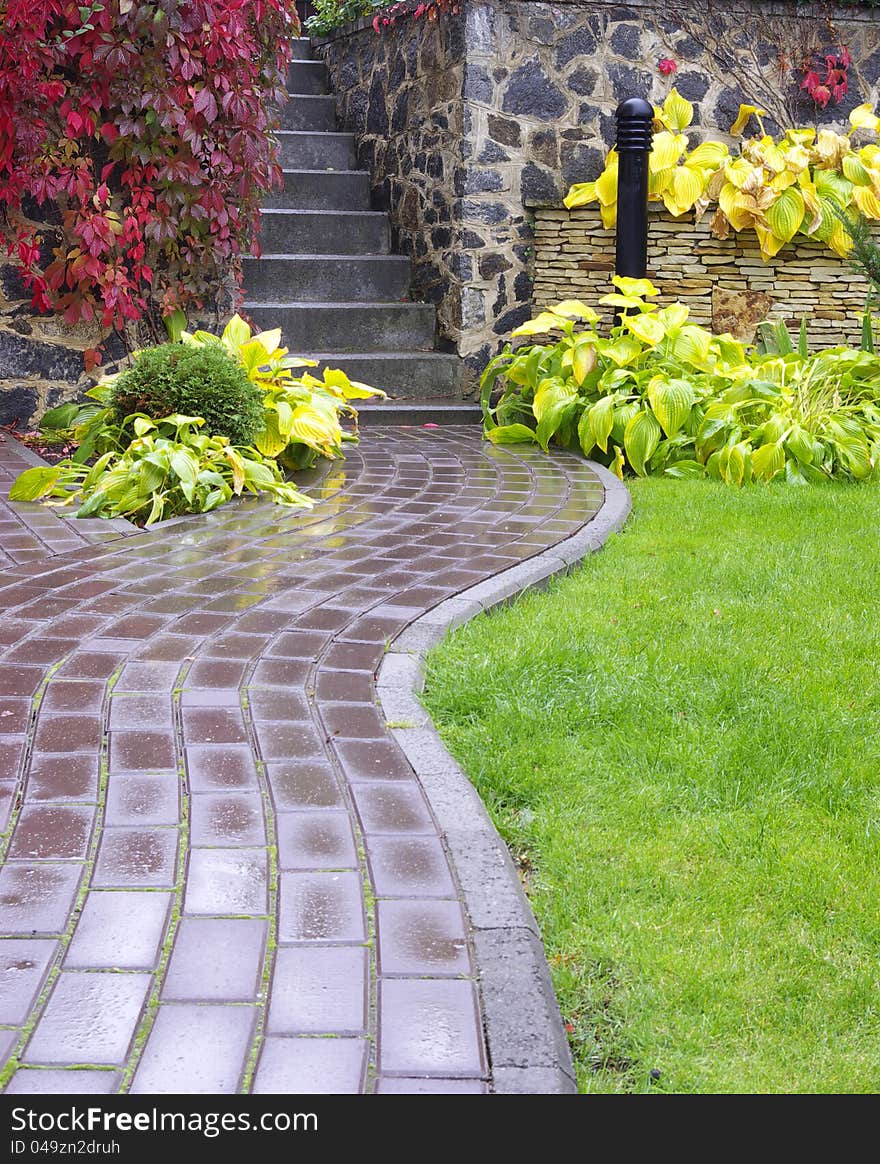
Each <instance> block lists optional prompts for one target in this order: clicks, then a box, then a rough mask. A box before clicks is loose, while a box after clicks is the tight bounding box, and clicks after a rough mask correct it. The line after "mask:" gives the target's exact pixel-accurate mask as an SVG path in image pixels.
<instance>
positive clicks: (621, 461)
mask: <svg viewBox="0 0 880 1164" xmlns="http://www.w3.org/2000/svg"><path fill="white" fill-rule="evenodd" d="M625 464H626V459H625V458H624V455H623V450H622V449H619V448H618V447H617V445H615V446H614V460H613V461H612V462H611V464H610V465H609V466H608V468H609V469H610V470H611V472H612V473H613V474H614V476H615V477H619V478H620V479H621V481H622V480H623V468H624V465H625Z"/></svg>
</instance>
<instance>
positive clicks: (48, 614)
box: [0, 428, 605, 1094]
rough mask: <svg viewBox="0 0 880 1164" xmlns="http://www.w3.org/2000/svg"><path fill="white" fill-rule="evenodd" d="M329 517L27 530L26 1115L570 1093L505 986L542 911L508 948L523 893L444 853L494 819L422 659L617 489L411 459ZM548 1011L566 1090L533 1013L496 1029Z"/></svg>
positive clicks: (58, 522)
mask: <svg viewBox="0 0 880 1164" xmlns="http://www.w3.org/2000/svg"><path fill="white" fill-rule="evenodd" d="M21 456H23V454H21V452H20V450H19V449H18V448H17V447H15V446H13V443H12V442H11V441H10V442H7V443H6V444H3V445H0V476H6V477H7V478H8V477H10V476H12V475H14V473H15V472H17V471H18V470H19V469H20V468H22V467H24V463H23V462H22V463H17V462H18V461H19V459H20V457H21ZM0 483H2V482H0ZM312 493H313V496H314V498H315V500H316V506H315V508H314V510H312V511H311V512H307V513H303V512H302V511H291V510H285V509H282V508H280V507H277V506H273V505H271V504H268V503H266V502H263V501H256V500H247V501H244V502H242V503H241V504H239V505H236V506H234V507H227V508H225V509H223V510H220V511H219V512H217V513H215V514H212V515H209V516H207V517H198V518H186V519H180V520H178V521H175V522H169V523H165V524H163V525H162V526H160V527H158V528H156V529H154V530H152V531H150V532H142V531H138V530H134V529H133V527H130V526H128V525H127V523H114V526H115V528H113V529H112V530H108V529H107V528H106V526H103V523H102V525H101V526H99V525H98V524H97V523H96V524H95V525H94V526H93V525H92V523H76V522H71V521H69V520H67V519H62V518H60V517H58V516H57V515H56V514H54V513H52V512H51V511H47V510H45V509H43V508H41V507H38V506H10V505H8V504H3V503H0V545H2V547H3V553H2V554H0V563H2V564H3V573H2V575H0V610H2V612H3V617H2V619H0V805H2V818H3V820H5V821H6V826H5V827H6V831H5V833H4V834H3V851H2V855H3V857H4V858H5V861H4V865H3V868H2V871H0V1064H6V1068H5V1072H4V1074H3V1076H2V1079H3V1080H4V1082H5V1084H6V1090H7V1091H8V1092H15V1093H23V1092H50V1091H62V1092H73V1093H83V1092H118V1091H131V1092H140V1093H152V1094H157V1093H162V1092H171V1093H176V1092H204V1093H214V1094H217V1093H233V1092H241V1091H246V1092H247V1091H253V1092H274V1093H299V1092H307V1091H330V1092H345V1091H368V1092H373V1091H376V1092H401V1091H435V1092H454V1091H467V1092H485V1091H491V1090H565V1089H567V1088H566V1084H565V1079H564V1076H565V1075H566V1074H567V1069H570V1067H569V1068H567V1066H566V1063H565V1054H566V1052H565V1048H564V1047H559V1042H558V1030H556V1029H555V1028H557V1027H558V1014H554V1004H553V1003H552V993H551V995H550V998H549V999H547V998H546V992H547V990H548V981H549V980H548V979H547V976H546V967H545V966H543V962H542V961H541V960H540V957H539V958H538V961H540V965H537V963H535V964H534V965H532V964H530V963H529V964H528V965H527V963H528V958H527V957H526V953H524V954H523V958H524V959H525V961H524V962H523V965H524V966H526V967H527V971H528V973H529V974H530V975H531V976H532V979H535V981H533V982H532V983H531V987H530V984H529V982H528V981H522V982H521V981H520V980H519V979H517V977H516V974H515V973H514V974H513V975H512V976H511V974H510V972H509V971H510V966H509V965H508V966H507V967H506V969H503V967H502V965H501V964H500V962H503V960H504V959H505V957H507V956H508V955H509V954H510V951H511V950H512V949H514V948H515V947H512V946H509V945H505V941H506V939H507V938H508V937H510V938H511V940H513V941H514V942H516V941H517V940H518V939H517V937H516V934H517V932H522V924H523V922H522V919H523V917H525V913H524V912H523V911H525V912H526V913H527V907H525V906H524V905H523V904H520V906H519V907H518V908H519V910H520V913H519V915H518V917H517V918H514V919H512V920H511V919H509V918H508V919H507V920H505V919H504V918H499V915H498V908H499V907H498V902H499V901H501V899H502V898H504V894H505V893H509V890H510V886H509V885H507V886H502V887H501V888H500V889H499V882H498V878H499V877H501V879H502V880H503V876H502V874H501V873H499V871H498V869H496V870H495V873H494V874H493V873H492V872H491V870H490V871H489V872H488V873H487V872H486V870H485V869H484V871H483V873H480V872H479V869H477V868H476V866H475V865H474V863H473V861H471V862H470V865H468V860H467V853H468V851H469V842H468V843H464V835H463V834H462V835H461V836H458V840H457V841H456V839H455V830H454V828H453V829H452V830H451V831H450V827H449V824H448V820H449V819H450V813H452V814H453V816H454V815H455V813H456V812H457V813H458V814H459V817H460V813H461V804H462V803H467V795H468V794H467V791H466V789H465V788H464V786H462V785H456V784H455V780H454V773H453V774H452V776H451V777H450V773H449V771H448V770H447V769H448V765H447V767H446V768H444V764H443V762H442V757H443V755H444V753H443V752H442V748H440V747H439V745H438V744H437V743H436V739H435V737H433V733H432V732H431V731H430V729H429V728H427V726H426V724H425V722H424V713H422V712H420V705H419V704H418V703H417V702H416V701H415V700H414V698H413V697H412V694H411V686H412V683H413V680H414V678H416V676H415V675H414V673H413V671H412V668H413V666H414V665H417V664H414V662H413V658H412V657H411V655H410V652H415V653H416V656H417V655H418V652H419V651H420V650H421V649H423V648H424V647H425V646H427V644H428V643H429V642H430V641H431V640H432V639H433V638H436V637H437V636H438V634H439V631H440V628H441V627H442V626H446V625H448V624H449V622H450V621H454V620H457V621H462V620H463V619H464V618H466V617H469V616H470V614H471V613H473V612H474V611H475V610H476V609H479V605H478V604H482V605H483V606H486V605H491V604H492V603H493V602H495V601H498V600H499V599H501V598H502V597H504V595H505V594H511V593H514V592H516V591H518V590H520V589H522V588H523V587H524V586H525V585H528V584H529V583H530V582H534V581H536V580H538V579H539V578H541V577H546V576H547V575H548V574H549V573H552V572H554V571H556V570H558V569H561V568H563V567H564V564H565V563H566V562H571V561H573V560H575V558H577V557H579V556H582V555H583V553H585V552H587V551H588V550H589V549H590V548H595V546H596V545H597V544H599V541H600V540H601V537H599V536H598V535H591V532H590V528H588V529H587V531H585V532H584V531H583V527H584V526H585V524H586V523H588V522H590V520H591V519H592V518H593V517H594V516H595V515H596V513H597V512H598V511H599V510H600V508H601V507H602V506H603V503H604V502H605V486H604V485H603V480H600V478H599V476H597V473H596V471H594V469H593V468H591V467H590V466H588V465H587V464H586V463H585V462H583V461H581V460H579V459H578V458H576V457H573V456H566V455H564V454H556V455H551V456H550V457H547V456H545V455H544V454H543V453H540V452H538V451H537V450H533V449H529V448H527V449H525V450H521V449H517V450H499V449H495V448H493V447H492V446H491V445H488V444H486V443H484V442H483V441H482V440H481V438H480V434H479V431H478V430H475V429H473V428H432V429H424V428H421V429H417V428H397V429H395V428H385V429H370V430H368V432H367V433H366V434H365V436H364V439H363V443H362V444H361V445H360V446H358V447H351V448H350V449H349V452H348V457H347V460H346V461H345V463H344V464H342V463H340V464H339V465H338V466H334V467H333V468H332V469H331V471H330V473H329V474H328V475H327V476H325V477H324V478H323V479H322V480H321V481H320V482H319V483H318V484H317V485H315V486H313V489H312ZM578 531H581V535H580V537H579V538H573V535H576V534H577V533H578ZM601 532H602V531H601V530H600V531H599V533H600V534H601ZM95 534H100V539H101V540H100V541H99V543H98V544H91V541H92V537H93V536H94V535H95ZM108 535H111V536H110V537H109V538H108ZM585 536H586V540H584V537H585ZM591 536H592V541H591V540H590V538H591ZM104 539H107V540H104ZM568 539H572V540H568ZM566 545H567V546H569V547H570V551H569V552H568V553H566V552H565V551H564V550H562V549H561V548H560V547H561V546H566ZM554 547H555V550H554V551H553V552H554V553H555V555H556V556H555V557H551V558H550V559H548V558H547V557H546V554H545V557H544V558H543V559H542V560H541V561H539V562H532V561H530V560H531V559H535V558H536V557H537V556H538V555H541V554H542V552H546V551H547V550H548V548H554ZM4 559H5V560H4ZM524 563H527V565H525V566H524V565H523V564H524ZM523 570H525V571H526V572H525V574H523V572H522V571H523ZM486 580H489V581H488V582H487V581H486ZM478 584H481V585H482V589H474V587H477V586H478ZM487 588H488V589H487ZM462 592H467V594H466V595H465V597H463V598H459V599H456V598H455V597H454V596H456V595H460V594H461V593H462ZM450 599H452V603H451V605H450ZM441 604H443V605H441ZM433 609H436V610H438V611H439V613H438V614H436V615H432V614H428V615H427V616H425V612H426V611H431V610H433ZM432 619H433V621H432ZM417 620H420V621H417ZM407 628H409V629H407ZM383 660H385V662H384V665H382V664H383ZM380 665H381V671H380ZM377 673H378V674H379V695H381V702H377V687H376V676H377ZM413 716H415V718H412V717H413ZM419 755H423V756H426V757H427V761H426V763H425V764H422V765H420V762H419ZM407 757H409V759H408V758H407ZM432 757H433V760H432ZM438 758H439V759H438ZM447 759H448V758H447ZM432 765H433V766H432ZM453 767H454V766H453ZM414 768H415V771H414ZM420 768H422V769H424V770H423V771H420ZM417 772H419V775H421V776H422V777H423V779H421V780H420V779H419V775H417V774H416V773H417ZM444 773H445V775H444ZM432 780H433V788H432V787H430V785H431V781H432ZM444 780H445V783H444ZM450 780H451V782H450ZM426 788H428V792H429V794H430V795H429V797H426ZM444 793H445V795H446V797H447V801H446V802H444V801H443V796H444ZM471 796H473V794H472V793H471ZM450 798H451V799H450ZM453 799H454V800H455V802H456V803H455V804H453V803H452V800H453ZM474 799H475V797H474ZM477 808H479V806H477ZM444 818H446V819H445V822H444ZM482 819H483V818H481V820H482ZM478 831H481V835H482V842H480V841H479V838H477V839H476V841H475V842H474V844H473V845H472V846H471V847H470V851H471V852H472V853H473V855H474V857H475V858H477V859H479V857H480V854H481V853H482V854H483V856H485V854H486V853H487V852H489V849H491V845H489V848H486V839H487V837H488V833H487V831H486V828H485V824H484V823H481V825H480V830H478ZM492 836H493V837H494V834H492ZM473 839H474V838H473V837H472V838H471V840H473ZM495 842H496V845H495V851H496V855H497V850H498V849H499V848H500V846H499V845H498V844H497V837H496V838H495ZM481 844H482V845H483V848H482V849H481V847H480V845H481ZM499 859H500V858H499ZM465 866H468V867H465ZM493 876H494V877H495V879H496V880H495V882H494V883H493ZM481 883H482V884H484V890H483V891H481V889H480V885H481ZM499 894H500V897H499ZM463 907H466V908H463ZM500 908H501V909H502V912H503V910H504V908H506V907H505V906H504V904H503V901H502V904H501V907H500ZM493 911H494V912H493ZM481 913H482V920H481V917H480V915H481ZM505 927H506V929H505ZM511 927H512V928H511ZM496 929H497V930H499V935H497V936H498V938H499V940H500V943H501V944H500V945H499V944H498V942H497V941H495V937H496V935H494V934H493V931H494V930H496ZM511 935H512V937H511ZM533 952H534V951H533ZM508 961H509V957H508ZM502 969H503V973H502V972H501V971H502ZM537 979H540V982H537V985H536V984H535V983H536V980H537ZM521 988H522V989H525V990H528V989H530V988H534V989H536V990H537V992H538V995H539V996H540V995H541V992H542V991H543V992H544V995H545V1003H546V1005H545V1007H544V1009H543V1011H541V1008H540V1006H539V1007H538V1011H537V1012H534V1013H538V1012H540V1013H541V1015H543V1018H541V1019H540V1021H543V1022H545V1025H546V1026H547V1027H548V1028H554V1029H553V1030H551V1031H550V1039H551V1043H553V1045H555V1046H556V1048H557V1052H558V1054H557V1055H556V1058H557V1062H556V1064H555V1066H554V1065H553V1064H551V1063H549V1061H548V1062H545V1061H544V1060H541V1061H540V1062H539V1067H540V1066H541V1064H543V1065H544V1067H545V1068H546V1070H544V1071H543V1074H542V1071H541V1070H538V1071H537V1073H535V1074H528V1071H527V1068H529V1066H530V1065H531V1064H532V1060H531V1059H530V1050H529V1047H528V1046H523V1047H521V1049H520V1050H517V1046H518V1045H520V1044H522V1043H523V1042H526V1043H528V1042H529V1040H528V1038H527V1037H526V1036H527V1035H528V1029H527V1028H528V1021H527V1014H526V1017H524V1018H523V1025H522V1026H521V1027H519V1028H518V1030H519V1044H518V1043H517V1033H516V1031H514V1032H513V1034H512V1035H511V1033H510V1031H508V1033H507V1035H505V1034H504V1032H503V1031H502V1030H501V1028H502V1027H503V1026H504V1023H505V1022H506V1023H507V1025H508V1027H510V1025H511V1016H510V1014H509V1011H510V1010H511V1003H512V1002H513V1001H515V1000H516V999H517V998H518V991H520V989H521ZM500 1010H503V1011H504V1012H505V1013H506V1018H505V1016H504V1015H502V1014H500V1013H499V1011H500ZM526 1012H528V1007H526ZM524 1013H525V1012H524ZM499 1023H500V1026H499ZM513 1025H514V1027H516V1026H517V1023H516V1021H514V1024H513ZM329 1036H332V1037H329ZM496 1036H497V1037H496ZM487 1037H488V1048H487V1041H486V1040H487ZM538 1041H539V1042H540V1039H539V1040H538ZM496 1046H497V1047H498V1048H499V1049H503V1048H504V1047H507V1048H510V1047H512V1048H513V1050H512V1051H510V1053H509V1055H508V1057H506V1058H504V1060H503V1062H502V1060H500V1059H499V1057H498V1054H496V1051H495V1047H496ZM507 1054H508V1052H507V1051H505V1055H507ZM520 1060H522V1061H520ZM551 1067H553V1068H554V1069H553V1070H552V1071H551V1070H550V1068H551ZM493 1068H494V1070H493ZM517 1071H519V1073H520V1075H521V1076H522V1077H521V1079H520V1080H519V1083H517V1082H516V1081H515V1080H511V1078H510V1077H511V1075H513V1076H516V1074H517ZM560 1071H561V1072H562V1074H561V1075H560ZM523 1072H525V1074H523ZM505 1073H506V1074H505ZM551 1076H552V1078H551ZM560 1080H562V1081H561V1082H560Z"/></svg>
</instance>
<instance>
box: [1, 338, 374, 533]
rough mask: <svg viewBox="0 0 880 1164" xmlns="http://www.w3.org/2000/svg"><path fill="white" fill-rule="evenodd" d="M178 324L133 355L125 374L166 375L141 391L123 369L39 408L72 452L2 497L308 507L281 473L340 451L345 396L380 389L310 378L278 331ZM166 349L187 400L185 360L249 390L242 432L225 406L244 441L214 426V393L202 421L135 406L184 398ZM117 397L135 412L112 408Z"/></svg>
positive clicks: (151, 512)
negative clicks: (254, 408) (78, 398)
mask: <svg viewBox="0 0 880 1164" xmlns="http://www.w3.org/2000/svg"><path fill="white" fill-rule="evenodd" d="M183 322H184V321H183V320H182V318H179V319H177V320H176V321H175V325H174V326H170V327H169V330H171V331H172V332H173V333H174V335H175V337H176V340H175V342H172V343H170V344H166V345H162V348H161V349H158V348H152V349H146V350H145V351H144V352H142V353H138V354H136V356H135V359H134V368H133V371H134V372H137V370H138V367H139V365H141V366H143V367H145V368H146V369H148V370H149V369H153V366H154V364H156V361H157V359H158V371H159V372H160V373H162V374H163V375H164V376H165V379H162V380H161V383H158V384H157V385H156V387H155V391H153V392H151V391H150V380H149V377H147V376H144V377H132V376H131V371H132V370H129V371H126V372H122V373H117V374H116V375H114V376H107V377H105V378H104V379H103V380H102V381H101V382H100V383H99V384H97V385H95V387H94V388H92V389H90V390H89V391H88V392H87V393H86V396H87V398H88V399H87V401H86V402H85V403H83V404H62V405H60V406H58V407H57V408H54V409H51V410H50V411H49V412H47V413H46V415H45V416H44V417H43V422H42V423H43V428H44V430H46V431H49V432H54V433H56V434H61V435H63V437H64V438H66V439H69V440H70V441H72V442H75V443H76V445H77V448H76V451H75V452H74V453H73V454H72V456H71V457H70V458H68V459H66V460H64V461H61V462H59V463H58V464H57V465H55V466H52V468H51V469H49V468H45V469H44V468H36V469H29V470H27V471H26V472H25V473H23V474H22V475H21V476H20V477H19V478H18V480H17V481H16V483H15V485H14V486H13V490H12V492H11V493H10V497H11V498H12V500H15V501H34V500H37V499H39V498H46V499H49V503H51V504H59V503H60V504H66V505H72V504H74V503H76V504H77V505H78V509H77V516H78V517H93V516H100V517H118V516H125V517H131V518H133V520H135V521H138V522H145V523H146V524H152V523H153V522H156V521H159V520H161V519H162V518H166V517H171V516H175V515H177V514H178V513H203V512H205V511H207V510H209V509H214V508H215V507H216V506H217V505H222V504H223V503H224V502H225V501H228V500H230V498H232V497H233V496H237V495H240V494H241V493H242V492H243V491H247V492H267V493H269V494H271V495H272V496H273V497H274V499H275V500H276V501H280V502H282V503H284V504H288V505H307V504H310V503H309V502H308V500H307V499H306V498H305V497H303V495H302V494H301V493H299V491H298V490H297V489H296V488H295V487H294V486H293V485H290V484H289V483H287V482H285V481H284V479H283V476H282V469H286V470H295V469H302V468H304V467H306V466H309V465H311V464H313V463H314V462H315V460H316V459H317V458H318V457H327V458H330V459H333V458H336V457H340V456H341V455H342V445H343V444H344V443H345V442H346V441H353V440H356V439H357V433H356V427H355V431H354V432H353V433H346V432H344V431H343V429H342V425H341V423H340V416H341V415H347V416H349V417H351V418H352V419H353V420H354V422H355V426H356V422H357V413H356V411H355V408H354V406H353V404H352V403H351V402H352V401H353V400H359V399H365V398H367V397H370V396H381V395H384V393H382V392H380V391H379V390H378V389H375V388H370V387H369V386H368V385H366V384H360V383H357V382H356V381H352V380H350V379H349V378H348V376H346V375H345V373H344V372H342V371H339V370H338V369H325V371H324V373H323V378H322V379H320V380H319V379H318V378H317V377H316V376H314V375H312V374H311V372H309V371H308V369H309V368H313V367H315V361H313V360H304V359H298V358H295V357H291V356H289V355H288V354H287V349H286V348H283V347H281V346H280V344H281V331H280V329H275V330H272V331H265V332H260V333H259V334H257V335H253V334H252V332H251V329H250V327H249V326H248V324H247V323H246V322H245V321H244V320H243V319H241V317H240V316H237V315H236V316H233V318H232V319H231V320H230V321H229V323H228V324H227V325H226V327H225V329H224V331H223V334H222V335H220V336H215V335H212V334H211V333H210V332H205V331H197V332H194V333H192V334H190V333H189V332H187V331H185V330H184V329H183ZM157 352H159V353H160V356H159V357H157V355H156V353H157ZM175 356H178V357H179V358H178V360H177V363H176V364H174V365H173V367H172V368H171V370H172V371H174V370H175V369H176V368H180V367H183V368H184V369H185V370H186V371H187V376H186V377H185V378H184V381H183V388H184V389H185V391H186V392H187V393H189V394H190V395H189V396H187V397H186V398H187V399H189V400H193V399H194V395H195V393H196V392H197V389H198V384H197V383H193V382H192V381H191V378H190V376H189V374H188V373H189V371H190V370H191V369H192V368H199V367H204V368H207V369H208V370H209V371H210V370H211V369H220V370H222V371H223V373H224V375H225V374H226V372H227V370H228V369H227V368H226V365H228V366H229V367H231V369H232V370H233V372H234V373H235V377H233V381H234V383H233V386H237V387H238V388H239V389H240V385H239V384H238V379H237V378H240V379H242V380H243V381H244V385H245V386H246V387H247V388H248V389H251V390H253V392H254V393H255V397H256V399H257V400H258V401H260V402H261V403H260V405H259V409H258V413H257V415H256V416H255V417H251V416H250V413H249V412H248V418H247V419H248V426H247V429H246V431H245V430H244V429H243V428H242V426H241V424H240V423H239V422H240V421H241V420H242V418H241V416H240V415H239V414H238V413H239V409H238V406H236V409H235V410H233V412H232V413H231V414H230V416H231V418H232V420H234V421H235V425H234V427H235V428H236V429H239V430H241V431H242V432H245V437H246V440H245V442H244V443H243V444H241V445H236V443H235V442H234V441H233V440H230V438H229V437H228V436H227V434H226V432H222V431H218V429H217V426H218V425H223V424H224V414H223V409H222V404H223V402H222V401H218V400H216V399H215V397H214V395H213V394H211V395H210V396H209V400H210V401H211V402H212V404H213V405H215V406H216V407H214V408H213V409H212V417H213V425H212V424H210V423H206V419H205V418H204V417H199V416H191V415H186V414H180V413H174V414H172V415H169V416H163V415H149V414H148V412H147V411H145V409H148V408H150V407H159V408H161V405H162V404H164V403H166V402H167V401H168V400H169V399H171V398H172V397H174V398H176V399H182V398H183V396H182V395H181V389H180V385H178V384H176V383H174V382H173V378H172V377H170V376H167V375H165V374H166V373H167V372H168V370H169V369H168V365H169V364H172V362H173V360H174V357H175ZM154 370H155V369H154ZM126 377H128V379H126ZM133 382H134V385H135V387H136V388H137V392H134V394H132V391H131V390H132V383H133ZM217 382H218V383H219V379H218V381H217ZM126 385H127V387H126ZM172 388H173V391H172ZM160 389H161V390H160ZM175 393H177V395H176V396H175ZM244 396H245V394H242V400H244ZM125 403H128V404H131V405H133V407H134V410H133V411H132V412H130V413H124V412H122V411H120V406H121V405H124V404H125ZM244 403H247V401H246V400H245V401H244ZM242 407H244V404H242ZM95 458H97V460H95ZM93 461H94V464H92V462H93ZM126 475H128V477H129V478H130V481H129V484H128V486H125V478H126Z"/></svg>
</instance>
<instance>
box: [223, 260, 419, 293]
mask: <svg viewBox="0 0 880 1164" xmlns="http://www.w3.org/2000/svg"><path fill="white" fill-rule="evenodd" d="M242 267H243V270H244V287H245V298H246V299H248V300H251V301H252V302H254V303H267V302H268V303H337V302H338V303H352V302H354V303H389V302H390V303H396V302H400V301H401V300H405V299H407V298H408V297H409V281H410V274H411V268H410V261H409V259H407V258H405V257H404V256H402V255H357V256H353V255H277V254H268V255H263V257H262V258H261V259H252V258H247V259H243V260H242Z"/></svg>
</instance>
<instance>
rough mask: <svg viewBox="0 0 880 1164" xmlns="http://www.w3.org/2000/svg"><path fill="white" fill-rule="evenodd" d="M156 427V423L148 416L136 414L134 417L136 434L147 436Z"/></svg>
mask: <svg viewBox="0 0 880 1164" xmlns="http://www.w3.org/2000/svg"><path fill="white" fill-rule="evenodd" d="M155 427H156V425H155V424H154V423H153V421H152V420H150V418H149V417H148V416H136V417H135V418H134V425H133V428H134V431H135V435H136V436H139V437H142V436H146V435H147V433H148V432H152V431H153V430H154V429H155Z"/></svg>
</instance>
